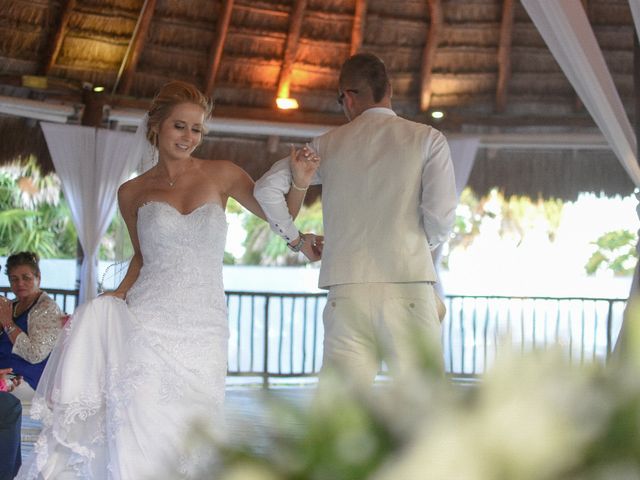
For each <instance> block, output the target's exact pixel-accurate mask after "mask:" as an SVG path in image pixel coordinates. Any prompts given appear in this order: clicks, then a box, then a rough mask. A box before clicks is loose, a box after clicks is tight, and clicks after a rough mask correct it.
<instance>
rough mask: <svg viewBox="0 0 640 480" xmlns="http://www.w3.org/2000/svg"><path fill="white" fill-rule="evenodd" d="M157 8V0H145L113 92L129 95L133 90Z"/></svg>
mask: <svg viewBox="0 0 640 480" xmlns="http://www.w3.org/2000/svg"><path fill="white" fill-rule="evenodd" d="M155 9H156V0H145V1H144V3H143V4H142V9H141V10H140V15H138V21H137V22H136V27H135V29H134V30H133V35H132V36H131V41H130V42H129V46H128V47H127V52H126V53H125V55H124V58H123V59H122V63H121V64H120V70H119V71H118V77H117V78H116V82H115V84H114V85H113V92H116V91H117V92H118V93H121V94H123V95H128V94H129V91H130V90H131V83H132V82H133V75H134V73H135V72H136V69H137V68H138V61H139V60H140V55H141V54H142V49H143V48H144V44H145V42H146V40H147V35H148V34H149V28H150V27H151V20H152V19H153V12H154V10H155Z"/></svg>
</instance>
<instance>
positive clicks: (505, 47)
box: [496, 0, 514, 113]
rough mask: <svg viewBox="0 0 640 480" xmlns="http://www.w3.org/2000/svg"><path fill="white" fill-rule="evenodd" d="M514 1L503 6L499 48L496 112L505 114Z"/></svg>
mask: <svg viewBox="0 0 640 480" xmlns="http://www.w3.org/2000/svg"><path fill="white" fill-rule="evenodd" d="M513 20H514V8H513V0H504V2H503V4H502V23H501V25H500V45H499V46H498V85H497V87H496V112H498V113H502V112H504V110H505V108H506V106H507V90H508V89H509V80H510V79H511V43H512V40H513Z"/></svg>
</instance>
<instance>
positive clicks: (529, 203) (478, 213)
mask: <svg viewBox="0 0 640 480" xmlns="http://www.w3.org/2000/svg"><path fill="white" fill-rule="evenodd" d="M563 207H564V203H563V201H562V200H558V199H550V200H542V199H538V200H536V201H534V200H532V199H531V198H529V197H524V196H516V195H514V196H511V197H510V198H505V197H504V195H503V194H502V193H501V192H500V191H498V189H493V190H492V191H491V192H490V193H489V194H488V195H486V196H485V197H481V198H478V197H477V196H476V194H475V193H474V192H473V191H472V190H471V189H470V188H465V189H464V190H463V191H462V194H461V195H460V200H459V202H458V208H457V209H456V219H455V223H454V226H453V231H452V236H451V240H450V241H449V246H448V249H447V250H445V251H444V253H443V257H442V262H443V265H444V266H445V268H446V267H447V265H448V256H449V253H450V252H452V251H453V250H454V249H456V248H467V247H469V246H470V245H471V244H472V243H473V242H474V240H475V239H476V238H477V237H478V236H479V235H480V234H481V231H482V228H483V225H485V224H487V223H489V222H499V225H500V227H499V234H500V236H501V237H502V238H514V239H515V240H516V241H517V242H518V243H520V242H522V240H523V239H524V237H525V235H526V234H527V231H529V230H531V229H532V228H536V227H539V226H540V225H544V226H545V228H546V229H547V236H548V237H549V240H550V241H554V240H555V238H556V234H557V232H558V229H559V227H560V221H561V219H562V211H563Z"/></svg>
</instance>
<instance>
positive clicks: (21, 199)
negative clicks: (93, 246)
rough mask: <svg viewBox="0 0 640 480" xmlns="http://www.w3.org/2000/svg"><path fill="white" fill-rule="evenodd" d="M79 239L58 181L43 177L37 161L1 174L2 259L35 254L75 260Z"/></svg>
mask: <svg viewBox="0 0 640 480" xmlns="http://www.w3.org/2000/svg"><path fill="white" fill-rule="evenodd" d="M76 238H77V237H76V233H75V228H74V226H73V223H72V222H71V217H70V212H69V208H68V206H67V204H66V202H65V201H64V198H63V197H62V194H61V190H60V182H59V180H58V179H57V177H55V176H53V175H48V176H46V177H41V176H40V173H39V170H38V168H37V166H36V164H35V162H34V161H33V160H31V161H30V162H28V163H27V164H26V165H10V166H8V167H3V168H2V169H1V170H0V255H8V254H10V253H12V252H16V251H22V250H31V251H34V252H37V253H38V255H40V257H42V258H73V257H74V256H75V254H76V244H77V240H76Z"/></svg>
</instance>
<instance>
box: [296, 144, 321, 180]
mask: <svg viewBox="0 0 640 480" xmlns="http://www.w3.org/2000/svg"><path fill="white" fill-rule="evenodd" d="M319 165H320V156H319V155H318V154H317V153H316V152H315V151H314V150H313V149H312V148H311V146H310V145H309V144H306V145H305V146H304V147H302V148H301V149H299V150H296V149H295V147H294V146H293V145H291V175H292V176H293V183H294V184H295V185H296V186H297V187H299V188H307V187H308V186H309V183H311V179H312V178H313V174H314V173H315V172H316V170H317V169H318V166H319Z"/></svg>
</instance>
